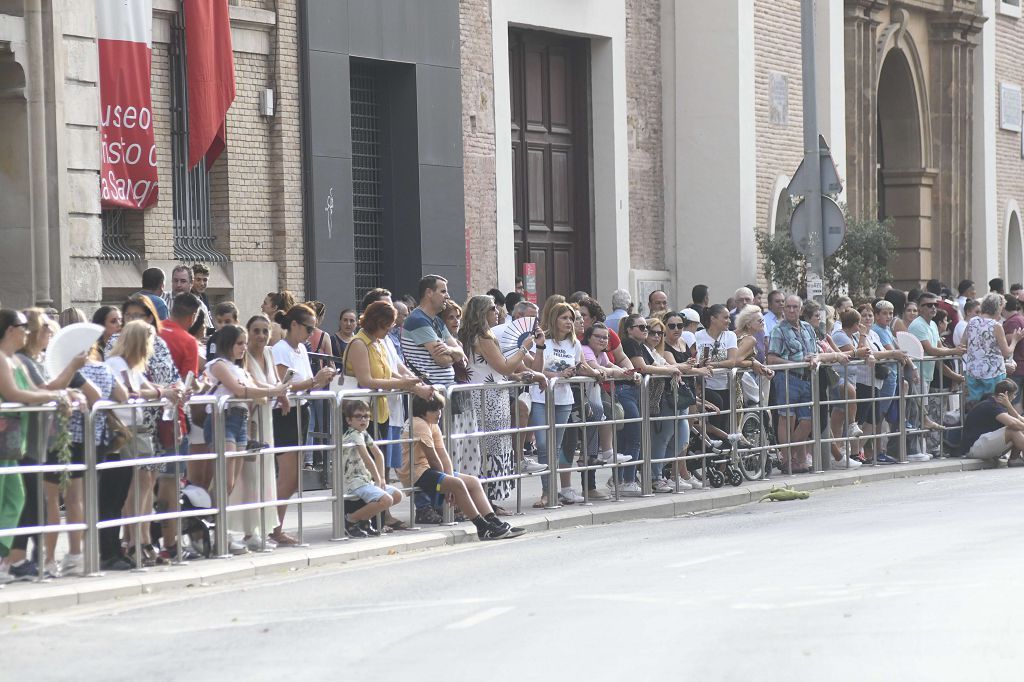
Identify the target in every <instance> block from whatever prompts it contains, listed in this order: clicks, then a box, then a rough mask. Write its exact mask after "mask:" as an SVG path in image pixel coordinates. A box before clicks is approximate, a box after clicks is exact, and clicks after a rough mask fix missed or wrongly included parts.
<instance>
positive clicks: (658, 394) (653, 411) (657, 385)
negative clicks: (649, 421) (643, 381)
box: [647, 379, 669, 417]
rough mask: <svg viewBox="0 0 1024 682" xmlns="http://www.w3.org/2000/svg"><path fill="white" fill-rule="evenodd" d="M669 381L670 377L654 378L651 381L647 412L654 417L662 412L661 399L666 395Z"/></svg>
mask: <svg viewBox="0 0 1024 682" xmlns="http://www.w3.org/2000/svg"><path fill="white" fill-rule="evenodd" d="M668 382H669V380H668V379H653V380H652V381H651V383H650V386H649V388H648V393H647V396H648V399H647V412H648V414H649V415H650V416H652V417H657V416H659V415H660V414H661V400H662V398H664V397H665V387H666V386H667V385H668Z"/></svg>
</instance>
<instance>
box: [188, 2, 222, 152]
mask: <svg viewBox="0 0 1024 682" xmlns="http://www.w3.org/2000/svg"><path fill="white" fill-rule="evenodd" d="M183 10H184V12H185V52H186V54H187V63H188V136H189V137H188V167H189V168H190V169H191V168H192V167H194V166H195V165H196V164H197V163H199V161H200V160H205V161H206V167H207V168H209V167H210V166H212V165H213V162H214V161H216V160H217V157H218V156H220V153H221V152H222V151H224V147H225V145H226V144H227V126H226V118H227V115H228V108H229V107H230V106H231V103H232V102H233V101H235V60H234V52H233V50H232V47H231V16H230V14H229V13H228V0H184V3H183Z"/></svg>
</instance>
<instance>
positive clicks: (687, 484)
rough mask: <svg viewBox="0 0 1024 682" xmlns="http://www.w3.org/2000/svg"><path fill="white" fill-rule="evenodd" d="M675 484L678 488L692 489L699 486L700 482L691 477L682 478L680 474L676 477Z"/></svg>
mask: <svg viewBox="0 0 1024 682" xmlns="http://www.w3.org/2000/svg"><path fill="white" fill-rule="evenodd" d="M676 485H677V486H679V489H680V490H693V489H694V488H699V487H700V483H699V482H697V481H695V480H694V479H693V478H692V477H691V478H683V477H682V476H677V477H676Z"/></svg>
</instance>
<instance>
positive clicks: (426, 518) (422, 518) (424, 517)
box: [416, 507, 444, 524]
mask: <svg viewBox="0 0 1024 682" xmlns="http://www.w3.org/2000/svg"><path fill="white" fill-rule="evenodd" d="M443 520H444V519H442V518H441V515H440V514H438V513H437V510H435V509H434V508H433V507H420V508H419V509H417V510H416V523H433V524H439V523H441V522H442V521H443Z"/></svg>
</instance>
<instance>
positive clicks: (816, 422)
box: [811, 369, 823, 473]
mask: <svg viewBox="0 0 1024 682" xmlns="http://www.w3.org/2000/svg"><path fill="white" fill-rule="evenodd" d="M820 390H821V373H820V372H819V371H818V369H811V440H812V441H813V443H812V444H811V448H812V452H813V453H814V454H813V469H814V472H815V473H821V472H822V471H823V469H822V461H821V445H822V443H821V396H820Z"/></svg>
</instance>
